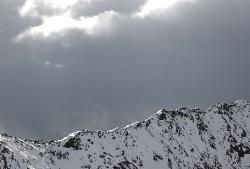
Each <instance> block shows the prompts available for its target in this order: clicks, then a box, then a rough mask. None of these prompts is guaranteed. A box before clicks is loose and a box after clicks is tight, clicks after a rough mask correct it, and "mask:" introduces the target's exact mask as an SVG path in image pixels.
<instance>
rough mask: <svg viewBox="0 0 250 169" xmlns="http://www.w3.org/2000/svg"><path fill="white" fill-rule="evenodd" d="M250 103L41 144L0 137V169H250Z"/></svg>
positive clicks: (166, 114)
mask: <svg viewBox="0 0 250 169" xmlns="http://www.w3.org/2000/svg"><path fill="white" fill-rule="evenodd" d="M249 116H250V103H248V102H247V101H243V100H241V101H236V102H234V103H232V104H217V105H215V106H212V107H211V108H209V110H208V111H202V110H200V109H198V108H196V109H188V108H185V107H182V108H180V109H178V110H175V111H166V110H164V109H161V110H160V111H158V112H157V113H156V114H155V115H153V116H151V117H149V118H148V119H146V120H144V121H141V122H136V123H133V124H131V125H128V126H126V127H124V128H116V129H113V130H110V131H89V130H84V131H78V132H75V133H72V134H70V135H69V136H67V137H65V138H63V139H62V140H58V141H50V142H48V143H40V142H38V141H32V140H21V139H18V138H14V137H10V136H7V135H2V136H0V168H1V169H7V168H22V169H26V168H30V169H33V168H35V169H59V168H60V169H80V168H83V169H106V168H110V169H140V168H143V169H168V168H180V169H183V168H197V169H198V168H205V169H210V168H223V169H230V168H237V169H238V168H250V117H249Z"/></svg>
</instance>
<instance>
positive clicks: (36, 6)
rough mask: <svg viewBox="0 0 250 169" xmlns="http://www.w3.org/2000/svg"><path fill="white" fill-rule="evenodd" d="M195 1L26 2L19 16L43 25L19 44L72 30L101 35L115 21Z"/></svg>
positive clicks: (24, 35) (32, 29)
mask: <svg viewBox="0 0 250 169" xmlns="http://www.w3.org/2000/svg"><path fill="white" fill-rule="evenodd" d="M193 1H194V0H167V1H166V0H147V1H141V0H136V1H134V2H133V1H131V0H129V1H127V2H122V1H121V0H119V1H118V2H115V1H114V0H106V1H105V0H73V1H58V0H26V1H25V3H24V4H23V6H21V7H20V10H19V14H20V16H22V17H26V18H27V17H28V18H31V19H32V18H39V19H40V20H41V21H40V23H39V24H38V25H36V26H31V27H30V28H28V29H27V30H25V31H24V32H21V33H20V34H19V35H18V36H17V37H16V41H22V40H24V39H27V38H56V37H57V36H64V35H65V34H67V32H69V31H71V30H80V31H82V32H83V33H85V34H87V35H96V34H99V35H100V34H102V33H107V31H109V30H110V29H111V28H112V27H114V25H115V24H116V23H115V19H128V20H134V19H138V18H141V19H142V18H145V17H148V16H151V15H154V14H157V13H160V12H164V11H165V10H167V9H168V8H171V7H173V6H175V5H177V4H178V3H184V2H185V3H186V2H193ZM122 5H124V6H122Z"/></svg>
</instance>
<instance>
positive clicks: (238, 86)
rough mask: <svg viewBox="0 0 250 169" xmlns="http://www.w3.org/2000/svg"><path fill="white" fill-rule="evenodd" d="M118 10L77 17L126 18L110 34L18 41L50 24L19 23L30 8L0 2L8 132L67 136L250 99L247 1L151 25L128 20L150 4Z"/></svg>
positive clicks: (176, 13)
mask: <svg viewBox="0 0 250 169" xmlns="http://www.w3.org/2000/svg"><path fill="white" fill-rule="evenodd" d="M118 2H119V1H117V2H114V1H111V0H110V1H108V2H107V4H106V3H104V2H98V4H96V5H93V6H92V7H91V8H89V11H84V12H83V13H81V12H80V11H81V10H80V9H81V6H80V7H79V9H75V10H74V11H75V12H76V13H75V14H76V15H79V16H81V15H93V14H95V13H99V12H101V11H103V10H109V8H111V7H112V9H116V11H119V12H120V13H124V16H123V17H120V18H115V19H114V20H112V24H113V26H114V29H113V30H112V31H111V32H110V33H103V34H102V35H101V36H91V35H87V34H84V33H82V31H81V30H75V29H74V30H71V31H68V32H67V34H65V36H56V38H47V39H46V38H35V39H34V38H28V39H26V40H23V41H21V42H19V43H15V42H14V38H15V37H16V35H18V34H19V33H20V32H22V31H24V30H26V29H27V28H29V27H30V26H35V25H37V24H40V23H41V21H40V20H39V19H38V18H26V17H20V15H19V13H18V8H19V7H20V6H21V5H22V4H23V3H21V2H17V1H1V2H0V16H2V19H1V20H0V30H1V33H0V44H1V45H0V49H1V55H0V86H1V87H0V115H1V119H0V126H3V127H4V128H5V129H6V130H8V131H10V132H12V133H13V134H16V135H18V136H21V137H26V136H29V137H34V138H36V137H40V138H41V137H42V138H44V139H48V138H50V137H53V138H60V137H62V136H63V135H65V134H66V133H68V132H71V131H74V130H78V129H82V128H89V129H109V128H113V127H116V126H123V125H125V124H128V123H130V122H132V121H135V120H140V119H143V118H145V117H146V116H147V115H149V113H151V112H154V111H156V110H157V109H159V108H161V107H167V108H175V107H178V106H182V105H189V106H191V107H192V106H200V107H203V108H207V107H208V106H210V105H211V104H214V103H216V102H218V101H233V100H235V99H238V98H244V99H248V100H250V92H249V85H250V73H249V72H250V57H249V54H250V47H249V44H250V32H249V30H250V20H249V16H250V2H249V1H248V0H240V1H234V0H221V1H209V0H200V1H198V0H197V1H195V2H194V3H182V4H179V5H176V6H175V7H173V8H171V9H168V10H166V11H165V12H163V13H161V14H159V15H157V16H155V17H147V18H143V19H142V18H131V17H129V13H131V11H134V10H136V9H138V5H139V4H141V2H139V1H135V2H134V3H133V2H132V1H128V2H127V4H122V3H121V4H122V5H121V4H120V3H118ZM123 3H125V2H123ZM10 6H11V9H10ZM110 6H111V7H110ZM123 7H124V8H123ZM46 63H50V64H49V65H48V64H47V66H46ZM56 65H64V67H61V68H58V67H57V66H56Z"/></svg>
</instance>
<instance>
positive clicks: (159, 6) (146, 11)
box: [136, 0, 194, 18]
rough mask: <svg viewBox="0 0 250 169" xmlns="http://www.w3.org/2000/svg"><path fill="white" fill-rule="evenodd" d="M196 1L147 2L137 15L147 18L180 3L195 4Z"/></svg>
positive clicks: (151, 0)
mask: <svg viewBox="0 0 250 169" xmlns="http://www.w3.org/2000/svg"><path fill="white" fill-rule="evenodd" d="M193 1H194V0H147V1H146V2H145V4H143V5H142V6H141V8H140V11H139V12H137V13H136V15H137V16H139V17H142V18H143V17H145V16H148V15H151V14H152V13H155V12H159V11H163V10H166V9H168V8H170V7H172V6H174V5H176V4H177V3H180V2H193Z"/></svg>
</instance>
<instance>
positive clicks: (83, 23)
mask: <svg viewBox="0 0 250 169" xmlns="http://www.w3.org/2000/svg"><path fill="white" fill-rule="evenodd" d="M114 16H116V13H115V12H113V11H106V12H104V13H100V14H98V15H95V16H93V17H80V18H79V19H74V18H72V17H71V16H70V15H69V14H65V15H61V16H60V15H59V16H52V17H43V23H42V24H41V25H38V26H35V27H31V28H30V29H28V30H27V31H25V32H23V33H21V34H19V35H18V36H17V38H16V40H17V41H21V40H23V39H25V38H27V37H33V38H36V37H43V38H48V37H50V36H51V35H53V34H54V35H55V34H56V35H63V34H64V33H65V31H67V30H72V29H76V30H82V31H84V33H86V34H89V35H91V34H94V33H96V31H100V30H99V29H107V28H108V26H109V24H110V22H111V20H112V18H113V17H114Z"/></svg>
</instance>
